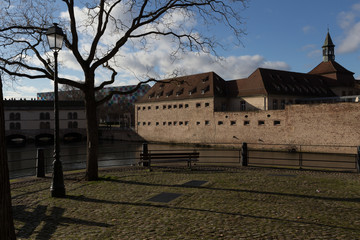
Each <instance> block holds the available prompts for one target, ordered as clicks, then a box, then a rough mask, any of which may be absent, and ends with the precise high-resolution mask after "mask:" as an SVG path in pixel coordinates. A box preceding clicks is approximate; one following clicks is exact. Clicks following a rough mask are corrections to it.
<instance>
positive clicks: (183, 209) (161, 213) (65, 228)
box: [12, 167, 360, 239]
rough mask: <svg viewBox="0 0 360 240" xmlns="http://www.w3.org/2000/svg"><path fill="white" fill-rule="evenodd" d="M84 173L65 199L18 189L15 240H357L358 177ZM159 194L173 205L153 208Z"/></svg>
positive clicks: (254, 171) (237, 171)
mask: <svg viewBox="0 0 360 240" xmlns="http://www.w3.org/2000/svg"><path fill="white" fill-rule="evenodd" d="M83 175H84V173H77V174H66V175H65V186H66V194H67V196H66V197H65V198H51V197H50V183H51V178H50V177H47V178H43V179H36V178H30V179H25V180H23V179H22V180H17V181H16V182H12V199H13V200H12V201H13V209H14V218H15V227H16V232H17V237H18V239H359V236H360V178H359V175H358V174H354V173H334V172H331V173H329V172H315V171H300V170H285V169H269V168H211V167H209V168H196V169H193V170H192V171H190V170H188V169H181V168H177V169H168V168H161V169H160V168H159V169H156V168H155V169H154V170H153V171H151V172H149V171H146V170H143V169H139V168H117V169H111V170H106V171H101V172H100V176H101V179H100V180H99V181H96V182H86V181H84V180H83V179H82V177H83ZM190 181H193V182H192V183H199V184H194V185H192V184H188V183H189V182H190ZM186 183H187V184H186ZM161 193H171V194H170V196H174V197H175V198H174V199H173V200H171V199H170V200H169V201H168V202H167V201H150V200H151V199H158V198H154V197H156V196H158V194H161ZM165 195H166V194H165ZM161 196H164V195H161ZM167 196H169V195H167Z"/></svg>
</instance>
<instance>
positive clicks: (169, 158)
mask: <svg viewBox="0 0 360 240" xmlns="http://www.w3.org/2000/svg"><path fill="white" fill-rule="evenodd" d="M199 155H200V154H199V152H176V153H175V152H171V153H151V152H149V153H147V154H144V153H140V161H139V164H142V165H143V166H148V167H149V168H151V164H153V163H155V164H156V163H160V164H162V163H177V162H186V163H187V166H188V168H190V169H191V164H192V163H193V162H197V161H199V160H198V158H199Z"/></svg>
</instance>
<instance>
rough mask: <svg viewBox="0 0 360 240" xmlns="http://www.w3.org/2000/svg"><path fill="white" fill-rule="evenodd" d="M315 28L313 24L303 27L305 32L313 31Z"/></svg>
mask: <svg viewBox="0 0 360 240" xmlns="http://www.w3.org/2000/svg"><path fill="white" fill-rule="evenodd" d="M314 30H315V28H314V27H313V26H309V25H308V26H304V27H303V28H302V31H303V32H304V33H305V34H309V33H311V32H313V31H314Z"/></svg>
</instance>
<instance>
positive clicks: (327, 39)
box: [323, 30, 335, 47]
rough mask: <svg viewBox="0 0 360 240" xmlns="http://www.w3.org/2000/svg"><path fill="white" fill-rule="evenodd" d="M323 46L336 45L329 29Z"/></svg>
mask: <svg viewBox="0 0 360 240" xmlns="http://www.w3.org/2000/svg"><path fill="white" fill-rule="evenodd" d="M323 47H335V45H334V43H333V41H332V39H331V36H330V33H329V30H328V32H327V34H326V38H325V42H324V45H323Z"/></svg>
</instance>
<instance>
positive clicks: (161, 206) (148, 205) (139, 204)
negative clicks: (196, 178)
mask: <svg viewBox="0 0 360 240" xmlns="http://www.w3.org/2000/svg"><path fill="white" fill-rule="evenodd" d="M67 198H68V199H71V200H75V201H82V202H92V203H99V204H114V205H126V206H131V207H142V208H144V207H146V208H155V209H156V208H158V209H170V210H184V211H196V212H203V213H211V214H222V215H229V216H240V217H243V218H254V219H259V220H260V219H262V220H264V219H265V220H271V221H278V222H283V223H292V224H300V225H301V224H306V225H310V226H318V227H324V228H334V229H345V230H351V231H357V232H359V231H360V230H359V229H357V228H350V227H342V226H337V225H329V224H323V223H319V222H312V221H305V220H301V219H297V220H291V219H284V218H275V217H268V216H257V215H251V214H242V213H240V212H226V211H216V210H210V209H201V208H189V207H179V206H171V205H167V204H154V203H150V202H125V201H110V200H104V199H94V198H88V197H86V196H84V195H81V196H67Z"/></svg>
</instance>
